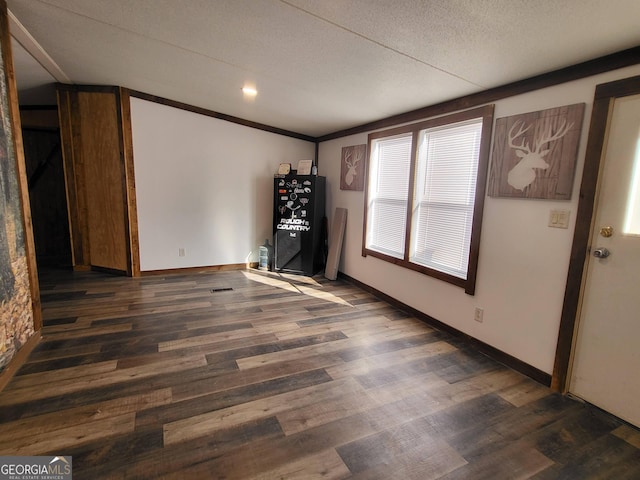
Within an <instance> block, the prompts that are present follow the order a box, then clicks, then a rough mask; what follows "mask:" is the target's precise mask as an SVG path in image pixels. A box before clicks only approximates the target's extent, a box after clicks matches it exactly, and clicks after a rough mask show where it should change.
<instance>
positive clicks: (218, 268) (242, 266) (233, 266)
mask: <svg viewBox="0 0 640 480" xmlns="http://www.w3.org/2000/svg"><path fill="white" fill-rule="evenodd" d="M250 268H258V262H251V263H228V264H225V265H209V266H204V267H186V268H169V269H165V270H146V271H143V272H140V275H141V276H143V277H151V276H154V275H175V274H182V275H186V274H193V273H204V272H223V271H228V270H248V269H250ZM262 273H264V272H262Z"/></svg>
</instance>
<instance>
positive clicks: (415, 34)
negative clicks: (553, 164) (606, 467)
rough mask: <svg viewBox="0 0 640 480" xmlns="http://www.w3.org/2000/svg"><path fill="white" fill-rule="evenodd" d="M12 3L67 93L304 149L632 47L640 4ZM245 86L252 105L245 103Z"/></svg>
mask: <svg viewBox="0 0 640 480" xmlns="http://www.w3.org/2000/svg"><path fill="white" fill-rule="evenodd" d="M7 3H8V6H9V10H10V11H11V13H12V14H14V15H15V17H16V18H17V19H18V21H19V22H20V23H21V24H22V25H23V26H24V28H25V29H26V31H28V33H29V34H31V36H32V37H33V39H34V40H35V42H36V43H37V44H39V45H40V46H41V47H42V48H43V49H44V51H45V52H46V53H47V54H48V55H49V56H50V58H51V59H52V60H53V62H55V64H56V65H57V66H58V67H59V68H60V70H61V71H62V72H64V74H65V75H66V76H67V77H68V78H69V79H70V80H71V81H72V82H74V83H79V84H105V85H121V86H124V87H128V88H132V89H134V90H140V91H142V92H145V93H149V94H152V95H158V96H161V97H166V98H169V99H172V100H176V101H180V102H184V103H187V104H191V105H195V106H199V107H203V108H207V109H210V110H214V111H217V112H221V113H224V114H228V115H233V116H236V117H241V118H244V119H247V120H251V121H254V122H259V123H264V124H267V125H271V126H274V127H279V128H283V129H287V130H291V131H295V132H299V133H303V134H306V135H311V136H320V135H324V134H328V133H331V132H334V131H337V130H341V129H345V128H349V127H353V126H356V125H359V124H363V123H367V122H371V121H374V120H378V119H380V118H384V117H387V116H390V115H394V114H398V113H402V112H406V111H409V110H414V109H417V108H420V107H424V106H428V105H432V104H434V103H438V102H442V101H445V100H450V99H453V98H456V97H459V96H462V95H467V94H471V93H474V92H478V91H481V90H485V89H487V88H490V87H495V86H499V85H504V84H506V83H509V82H512V81H515V80H520V79H524V78H528V77H531V76H533V75H537V74H540V73H544V72H548V71H552V70H556V69H558V68H561V67H565V66H568V65H572V64H576V63H580V62H583V61H586V60H590V59H593V58H597V57H600V56H603V55H607V54H610V53H614V52H617V51H620V50H624V49H627V48H631V47H635V46H638V45H640V20H639V19H640V1H638V0H610V1H606V2H605V1H602V0H563V1H559V0H536V1H532V0H446V1H445V0H179V1H178V0H8V2H7ZM23 53H25V54H26V52H21V53H20V54H19V55H16V58H17V59H16V72H17V78H18V88H19V90H20V99H21V102H24V103H42V100H41V98H42V97H41V96H40V97H39V100H37V101H35V100H32V99H31V97H30V96H29V92H31V93H32V94H33V93H34V92H36V91H39V92H40V95H42V94H43V90H38V88H37V87H38V85H34V83H35V84H37V83H38V82H40V85H42V83H46V82H50V81H51V78H48V79H47V77H46V76H44V77H42V78H40V79H39V80H37V79H36V77H37V74H35V73H34V72H33V70H34V69H33V68H31V73H29V72H28V70H29V68H28V67H26V66H25V67H24V68H23V67H22V66H20V65H19V64H18V59H20V57H22V56H23ZM21 63H22V64H23V65H28V62H26V61H25V59H22V60H21ZM40 75H42V73H40ZM246 83H250V84H254V85H255V86H256V87H257V89H258V91H259V93H258V96H257V97H256V98H255V99H254V100H253V101H247V100H245V99H244V98H243V95H242V92H241V88H242V86H243V85H244V84H246ZM26 89H29V91H26ZM52 101H53V102H55V99H52Z"/></svg>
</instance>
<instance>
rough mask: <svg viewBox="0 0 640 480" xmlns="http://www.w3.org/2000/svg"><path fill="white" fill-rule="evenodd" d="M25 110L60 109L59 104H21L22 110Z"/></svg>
mask: <svg viewBox="0 0 640 480" xmlns="http://www.w3.org/2000/svg"><path fill="white" fill-rule="evenodd" d="M23 110H25V111H29V110H36V111H37V110H58V105H20V111H23Z"/></svg>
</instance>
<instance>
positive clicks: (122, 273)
mask: <svg viewBox="0 0 640 480" xmlns="http://www.w3.org/2000/svg"><path fill="white" fill-rule="evenodd" d="M89 270H91V271H93V272H102V273H108V274H111V275H119V276H125V277H128V276H129V272H128V271H127V270H119V269H117V268H109V267H100V266H98V265H91V266H90V267H89Z"/></svg>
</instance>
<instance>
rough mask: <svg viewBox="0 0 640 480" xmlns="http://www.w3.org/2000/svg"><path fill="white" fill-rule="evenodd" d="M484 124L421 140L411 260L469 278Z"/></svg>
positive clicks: (435, 132)
mask: <svg viewBox="0 0 640 480" xmlns="http://www.w3.org/2000/svg"><path fill="white" fill-rule="evenodd" d="M481 135H482V119H481V118H480V119H475V120H472V121H468V122H462V123H458V124H451V125H446V126H443V127H437V128H433V129H427V130H422V131H421V132H420V134H419V137H418V142H419V143H418V155H417V157H418V158H417V165H416V185H415V191H414V198H413V212H412V228H411V250H410V255H409V261H410V262H413V263H417V264H419V265H423V266H425V267H429V268H433V269H435V270H438V271H441V272H444V273H448V274H450V275H453V276H456V277H458V278H462V279H466V277H467V266H468V261H469V246H470V241H471V228H472V225H473V210H474V201H475V193H476V179H477V172H478V158H479V152H480V140H481Z"/></svg>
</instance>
